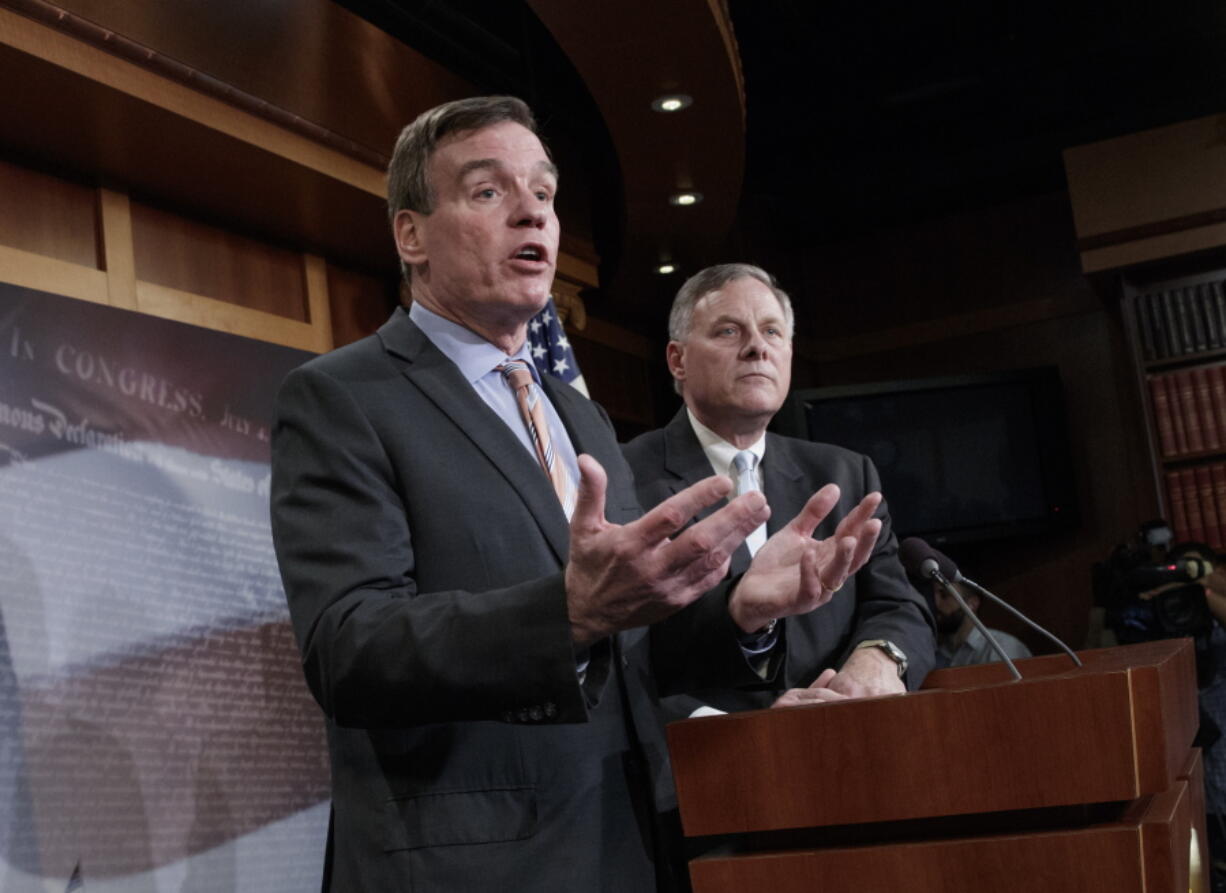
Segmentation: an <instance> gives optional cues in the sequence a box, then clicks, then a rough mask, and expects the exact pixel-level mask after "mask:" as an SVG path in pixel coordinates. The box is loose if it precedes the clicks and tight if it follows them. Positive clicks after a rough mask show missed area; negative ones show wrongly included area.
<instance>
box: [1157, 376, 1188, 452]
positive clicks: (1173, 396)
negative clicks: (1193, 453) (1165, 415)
mask: <svg viewBox="0 0 1226 893" xmlns="http://www.w3.org/2000/svg"><path fill="white" fill-rule="evenodd" d="M1162 384H1163V387H1165V388H1166V401H1167V404H1168V405H1169V406H1170V407H1171V427H1172V428H1174V429H1175V453H1174V455H1176V456H1182V455H1183V454H1184V453H1186V452H1188V432H1187V430H1186V429H1185V428H1184V425H1183V409H1182V407H1181V406H1180V403H1179V385H1178V383H1177V382H1176V381H1175V375H1174V373H1171V374H1169V375H1164V376H1162Z"/></svg>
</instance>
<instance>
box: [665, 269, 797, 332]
mask: <svg viewBox="0 0 1226 893" xmlns="http://www.w3.org/2000/svg"><path fill="white" fill-rule="evenodd" d="M738 279H756V280H758V281H759V282H761V283H762V284H763V285H765V286H766V287H767V288H769V289H770V290H771V294H773V295H774V296H775V300H776V301H778V302H779V308H780V309H781V310H782V311H783V321H784V325H785V326H786V327H787V335H788V338H789V339H790V338H791V337H792V329H793V328H794V323H795V317H794V315H793V313H792V299H791V298H789V297H788V293H787V292H785V291H784V290H783V289H781V288H780V287H779V283H777V282H776V281H775V277H774V276H772V275H771V274H770V273H768V272H766V271H765V270H764V269H762V268H761V267H755V266H754V265H753V264H716V265H715V266H713V267H707V268H706V269H705V270H699V271H698V272H697V273H695V274H694V275H693V276H691V277H690V278H689V279H687V280H685V284H683V285H682V286H681V288H680V289H679V290H678V292H677V297H675V298H673V309H672V310H671V311H669V314H668V337H669V340H670V341H684V340H685V339H686V338H688V337H689V335H690V330H691V329H692V328H693V327H694V308H695V307H697V306H698V302H699V301H701V300H702V299H703V298H704V297H706V296H707V295H709V294H710V293H711V292H713V291H718V290H719V289H721V288H723V287H724V286H725V285H728V284H729V283H730V282H735V281H736V280H738Z"/></svg>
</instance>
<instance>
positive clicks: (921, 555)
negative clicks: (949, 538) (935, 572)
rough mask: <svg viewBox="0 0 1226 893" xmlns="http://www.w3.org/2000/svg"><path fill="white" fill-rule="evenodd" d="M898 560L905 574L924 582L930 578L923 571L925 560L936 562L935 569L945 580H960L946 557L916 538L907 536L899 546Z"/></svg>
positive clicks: (930, 575)
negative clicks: (905, 570) (920, 578)
mask: <svg viewBox="0 0 1226 893" xmlns="http://www.w3.org/2000/svg"><path fill="white" fill-rule="evenodd" d="M898 558H899V560H900V561H902V566H903V567H905V568H906V569H907V573H909V574H911V575H912V576H915V577H922V578H923V579H925V580H928V579H931V578H932V574H931V572H930V571H925V569H924V566H923V565H924V562H925V561H926V560H928V559H931V560H932V561H935V562H936V566H937V568H938V569H939V570H940V571H941V574H942V575H943V576H944V577H945V579H947V580H953V581H954V582H957V581H958V580H961V579H962V574H961V573H959V572H958V566H957V565H956V564H954V563H953V561H952V560H950V558H949V556H948V555H946V554H944V553H943V552H939V551H937V550H936V549H934V548H932V546H930V545H928V544H927V543H926V542H924V541H923V540H922V539H920V538H919V537H918V536H909V537H907V538H906V539H905V540H903V541H902V542H901V543H900V544H899V546H898Z"/></svg>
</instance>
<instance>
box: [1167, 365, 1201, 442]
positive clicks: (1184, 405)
mask: <svg viewBox="0 0 1226 893" xmlns="http://www.w3.org/2000/svg"><path fill="white" fill-rule="evenodd" d="M1174 379H1175V389H1176V391H1177V392H1178V394H1179V414H1180V415H1181V416H1183V430H1184V434H1185V435H1186V436H1187V439H1188V452H1190V453H1201V452H1204V450H1205V436H1204V432H1203V430H1202V428H1201V423H1200V413H1199V412H1197V408H1196V382H1195V380H1194V379H1193V378H1192V373H1191V372H1189V371H1188V370H1186V369H1183V370H1181V371H1179V372H1176V373H1175V374H1174Z"/></svg>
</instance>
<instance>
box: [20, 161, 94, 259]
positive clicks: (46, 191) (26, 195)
mask: <svg viewBox="0 0 1226 893" xmlns="http://www.w3.org/2000/svg"><path fill="white" fill-rule="evenodd" d="M96 209H97V193H96V192H95V191H94V190H93V189H90V188H89V187H87V186H81V185H78V184H76V183H71V182H69V181H67V180H61V179H59V178H58V177H51V176H48V175H46V174H41V173H38V172H37V171H33V170H30V169H29V168H25V167H19V166H18V165H15V164H9V163H7V162H4V161H0V245H8V246H9V247H11V248H20V249H21V250H23V251H32V252H34V253H35V254H42V255H46V256H47V257H54V258H56V259H58V260H64V261H68V262H69V263H74V264H79V265H81V266H83V267H91V268H92V269H95V270H96V269H98V268H99V263H98V218H97V211H96Z"/></svg>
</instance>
